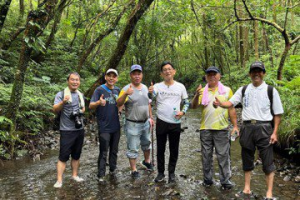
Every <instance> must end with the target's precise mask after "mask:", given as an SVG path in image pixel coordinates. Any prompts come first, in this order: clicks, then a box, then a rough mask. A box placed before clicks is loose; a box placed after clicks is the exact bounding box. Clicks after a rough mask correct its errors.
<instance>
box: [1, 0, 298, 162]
mask: <svg viewBox="0 0 300 200" xmlns="http://www.w3.org/2000/svg"><path fill="white" fill-rule="evenodd" d="M299 40H300V4H299V1H296V0H251V1H250V0H248V1H247V0H44V1H43V0H18V1H17V0H1V3H0V141H1V143H0V157H1V158H6V159H10V158H13V157H14V156H15V155H17V154H18V151H19V150H22V149H24V148H31V146H32V145H34V142H33V140H32V138H34V137H36V136H39V135H41V134H43V132H44V131H47V130H49V129H51V127H52V123H53V118H54V114H53V113H52V111H51V109H52V105H53V99H54V95H55V94H56V93H57V92H58V91H60V90H62V89H63V88H64V87H65V86H66V77H67V75H68V73H69V72H72V71H77V72H78V73H80V75H81V86H80V90H81V91H82V92H84V93H85V96H86V98H87V100H89V98H90V97H91V95H92V93H93V91H94V89H95V87H96V86H97V85H99V84H101V83H102V81H103V80H102V76H103V73H104V72H105V70H107V69H108V68H115V69H117V70H118V71H119V74H120V77H119V82H118V86H120V87H122V86H124V85H125V84H126V83H128V82H129V75H128V74H129V68H130V66H131V65H132V64H140V65H141V66H143V68H144V83H145V84H146V85H149V84H150V82H151V81H155V82H158V81H160V75H159V74H160V69H159V65H160V63H161V62H162V61H165V60H168V61H171V62H172V63H173V64H174V65H175V67H176V70H177V74H176V80H178V81H180V82H182V83H183V84H184V85H185V86H186V87H187V89H188V90H189V92H190V97H192V96H193V93H194V91H195V89H196V88H197V87H198V85H199V84H200V83H202V82H203V76H204V70H205V69H206V68H208V67H209V66H211V65H214V66H217V67H219V68H220V69H221V71H222V82H223V83H224V84H226V85H228V86H230V87H231V88H233V90H234V91H236V90H237V89H238V88H239V87H240V86H242V85H245V84H247V83H249V82H250V79H249V78H248V70H249V65H250V64H251V62H253V61H255V60H260V61H263V62H264V63H265V66H266V68H267V74H266V77H265V81H266V82H267V83H268V84H270V85H273V86H275V87H276V88H277V89H278V91H279V93H280V95H281V100H282V102H283V105H284V111H285V113H284V116H283V118H282V122H281V126H280V132H279V140H280V145H281V147H282V148H283V149H287V152H288V153H290V154H299V153H300V142H299V140H300V112H299V111H300V109H299V107H300V98H299V94H300V67H299V66H300V55H299V49H300V47H299ZM88 114H89V113H88V112H87V115H88Z"/></svg>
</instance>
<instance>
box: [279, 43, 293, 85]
mask: <svg viewBox="0 0 300 200" xmlns="http://www.w3.org/2000/svg"><path fill="white" fill-rule="evenodd" d="M290 49H291V44H289V43H288V44H286V45H285V48H284V51H283V53H282V55H281V58H280V62H279V67H278V70H277V80H282V69H283V66H284V62H285V59H286V57H287V54H288V52H289V50H290Z"/></svg>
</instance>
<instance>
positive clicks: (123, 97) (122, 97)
mask: <svg viewBox="0 0 300 200" xmlns="http://www.w3.org/2000/svg"><path fill="white" fill-rule="evenodd" d="M132 94H133V89H132V86H131V84H130V85H129V88H128V89H127V90H126V91H124V90H122V91H121V92H120V94H119V98H118V99H117V106H118V107H120V106H122V105H124V103H125V102H126V99H127V97H128V96H129V95H132Z"/></svg>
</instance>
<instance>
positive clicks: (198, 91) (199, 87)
mask: <svg viewBox="0 0 300 200" xmlns="http://www.w3.org/2000/svg"><path fill="white" fill-rule="evenodd" d="M201 90H202V85H201V84H200V85H199V86H198V88H197V89H196V95H198V96H200V95H202V91H201Z"/></svg>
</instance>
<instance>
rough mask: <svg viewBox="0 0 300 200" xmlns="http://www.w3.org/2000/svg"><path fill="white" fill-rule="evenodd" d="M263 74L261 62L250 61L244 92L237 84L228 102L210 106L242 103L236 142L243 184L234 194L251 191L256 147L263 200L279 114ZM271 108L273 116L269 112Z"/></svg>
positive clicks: (268, 194) (270, 179)
mask: <svg viewBox="0 0 300 200" xmlns="http://www.w3.org/2000/svg"><path fill="white" fill-rule="evenodd" d="M265 73H266V70H265V66H264V64H263V63H262V62H254V63H252V64H251V66H250V71H249V76H250V78H251V80H252V83H251V84H249V85H248V86H247V88H246V90H245V91H244V95H243V91H242V90H243V87H241V88H239V89H238V90H237V92H236V93H235V94H234V95H233V97H232V98H231V99H230V100H229V101H226V102H220V101H219V100H218V99H217V98H216V101H215V102H214V105H216V106H221V107H223V108H229V107H231V106H235V105H237V104H238V103H242V105H243V111H242V120H243V125H242V127H241V131H240V133H241V134H240V144H241V147H242V160H243V170H244V173H245V186H244V189H243V191H241V192H239V193H238V194H236V196H237V197H242V198H244V197H250V196H251V194H252V192H251V190H250V179H251V171H252V170H253V169H254V154H255V149H256V148H257V149H258V151H259V155H260V158H261V159H262V163H263V171H264V173H265V175H266V182H267V188H268V189H267V192H266V198H265V199H268V200H270V199H273V194H272V191H273V181H274V174H275V173H274V171H275V165H274V162H273V144H274V143H276V142H277V131H278V126H279V124H280V119H281V115H282V114H283V107H282V104H281V100H280V97H279V94H278V92H277V90H276V89H275V88H273V91H272V102H271V101H270V99H269V96H268V87H270V86H268V85H267V84H266V83H265V82H264V81H263V78H264V76H265ZM271 105H272V107H271ZM272 111H273V114H274V116H273V115H272V114H271V112H272ZM273 118H274V119H273ZM272 120H274V128H273V127H272V123H271V122H272Z"/></svg>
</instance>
